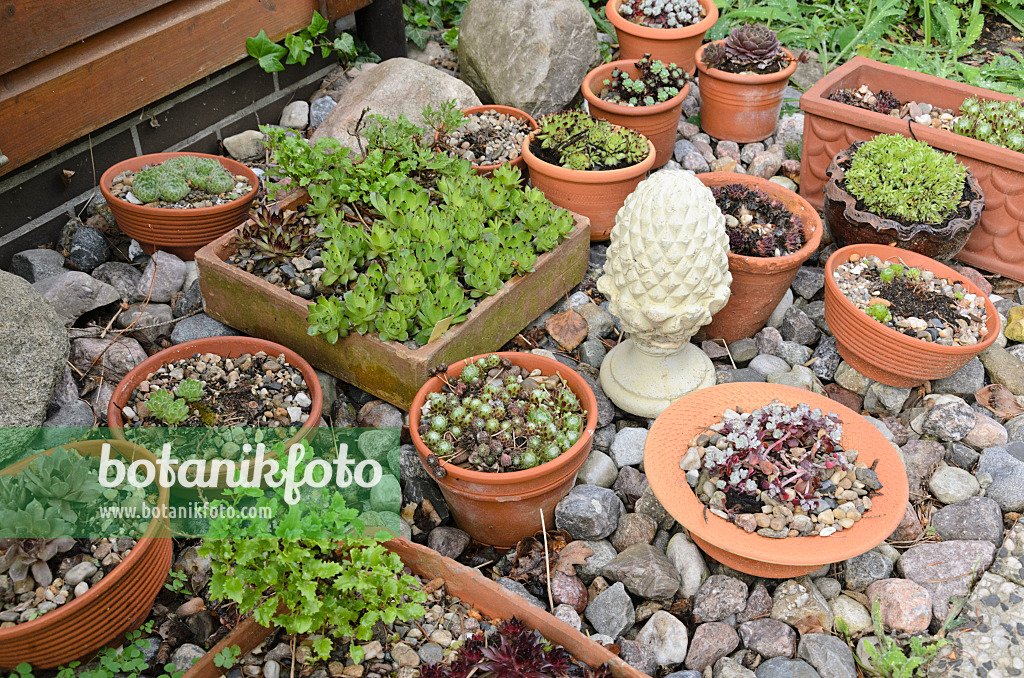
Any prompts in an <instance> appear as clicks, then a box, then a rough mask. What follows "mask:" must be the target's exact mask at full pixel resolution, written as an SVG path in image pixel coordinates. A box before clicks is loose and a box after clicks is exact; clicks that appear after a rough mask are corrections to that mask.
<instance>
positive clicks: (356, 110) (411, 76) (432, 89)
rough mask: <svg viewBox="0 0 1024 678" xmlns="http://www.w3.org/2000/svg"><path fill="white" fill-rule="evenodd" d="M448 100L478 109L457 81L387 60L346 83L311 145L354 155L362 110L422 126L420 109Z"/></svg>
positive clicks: (409, 61) (476, 101) (424, 67)
mask: <svg viewBox="0 0 1024 678" xmlns="http://www.w3.org/2000/svg"><path fill="white" fill-rule="evenodd" d="M570 1H575V0H570ZM449 99H454V100H455V105H456V106H457V107H458V108H468V107H470V106H479V105H480V99H478V98H477V96H476V94H474V93H473V90H471V89H470V88H469V86H468V85H466V83H464V82H462V81H461V80H459V79H458V78H453V77H452V76H450V75H447V74H445V73H442V72H441V71H439V70H437V69H436V68H432V67H430V66H427V65H425V64H421V63H420V62H418V61H413V60H412V59H388V60H387V61H385V62H384V63H381V64H378V65H377V66H376V67H375V68H373V69H371V70H369V71H366V72H364V73H362V74H360V75H359V76H358V77H357V78H356V79H355V80H353V81H352V82H351V83H349V85H348V87H347V88H346V89H345V100H344V101H343V102H341V103H339V104H338V105H337V106H336V107H335V108H334V109H333V110H332V111H331V112H330V114H329V115H328V116H327V118H326V119H325V120H324V121H323V123H322V124H321V125H320V126H319V127H317V128H316V132H314V134H313V136H312V139H311V141H313V142H315V141H316V140H317V139H320V138H321V137H334V138H335V139H337V140H338V141H340V142H341V145H342V146H347V147H348V148H351V149H352V150H355V151H358V150H359V143H358V142H357V141H356V137H355V136H353V135H352V134H351V132H352V131H353V130H354V127H355V125H356V123H357V122H358V121H359V118H360V116H362V115H363V110H364V109H367V108H368V109H370V110H369V112H368V113H367V115H370V114H372V113H377V114H380V115H383V116H386V117H389V118H397V117H398V116H399V115H404V116H405V117H406V118H408V119H409V120H410V121H412V122H413V123H415V124H417V125H420V124H423V116H422V115H421V109H422V108H423V107H424V106H425V105H427V104H430V105H431V106H433V107H434V108H437V107H439V106H440V105H441V104H442V103H444V102H445V101H448V100H449ZM365 122H366V121H365V120H364V124H365Z"/></svg>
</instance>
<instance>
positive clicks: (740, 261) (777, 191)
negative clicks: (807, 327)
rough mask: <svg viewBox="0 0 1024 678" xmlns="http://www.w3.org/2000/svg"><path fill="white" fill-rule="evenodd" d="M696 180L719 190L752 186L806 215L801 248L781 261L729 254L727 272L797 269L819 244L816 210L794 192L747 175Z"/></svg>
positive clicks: (706, 175) (729, 174) (715, 175)
mask: <svg viewBox="0 0 1024 678" xmlns="http://www.w3.org/2000/svg"><path fill="white" fill-rule="evenodd" d="M697 178H698V179H700V180H701V182H702V183H704V185H705V186H709V185H716V186H721V185H724V184H727V183H728V184H744V185H746V186H753V187H756V188H759V189H761V190H762V191H764V192H765V193H767V194H768V195H769V196H770V197H772V198H777V199H779V200H781V201H783V202H795V203H797V204H799V205H802V206H803V208H804V209H805V210H806V211H807V217H808V218H807V219H803V218H802V219H801V221H803V222H804V240H805V242H804V246H803V247H801V248H800V249H798V250H797V251H796V252H792V253H790V254H786V255H783V256H781V257H751V256H747V255H745V254H733V253H732V252H729V253H728V256H729V268H733V267H734V266H735V267H736V268H737V269H738V270H744V271H747V272H750V273H757V272H759V271H761V270H762V269H765V268H789V267H790V266H799V265H801V264H802V263H803V262H805V261H807V260H808V259H809V258H810V257H811V255H812V254H814V252H815V251H816V250H817V249H818V245H820V244H821V237H822V234H823V233H824V229H823V228H822V225H821V216H819V215H818V210H816V209H814V208H813V207H812V206H811V204H810V203H809V202H807V201H806V200H805V199H804V198H803V196H801V195H800V194H799V193H797V192H796V191H791V190H789V189H788V188H786V187H785V186H781V185H779V184H777V183H775V182H774V181H768V180H767V179H762V178H761V177H755V176H751V175H749V174H740V173H739V172H704V173H703V174H698V175H697ZM790 211H792V210H790ZM807 231H810V235H808V234H807Z"/></svg>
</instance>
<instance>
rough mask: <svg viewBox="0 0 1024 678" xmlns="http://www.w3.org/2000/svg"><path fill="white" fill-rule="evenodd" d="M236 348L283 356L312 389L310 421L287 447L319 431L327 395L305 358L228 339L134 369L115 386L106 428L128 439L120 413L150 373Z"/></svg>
mask: <svg viewBox="0 0 1024 678" xmlns="http://www.w3.org/2000/svg"><path fill="white" fill-rule="evenodd" d="M235 348H239V349H240V350H239V351H238V354H241V353H257V352H259V351H264V352H266V354H267V355H272V356H278V355H281V354H282V353H283V354H284V356H285V359H286V360H287V361H288V364H289V365H290V366H291V367H294V368H295V369H297V370H299V372H300V373H301V374H302V378H303V380H304V381H305V382H306V388H308V389H309V397H310V400H311V401H312V404H310V406H309V418H308V419H307V420H306V423H305V424H303V425H302V427H301V428H300V429H299V431H298V432H297V433H296V434H295V435H294V436H292V437H291V438H289V439H288V440H287V442H286V443H285V446H286V447H288V446H291V445H294V444H295V443H297V442H299V441H300V440H302V439H304V438H306V437H307V436H308V435H309V434H310V433H312V432H313V431H314V430H316V429H317V427H318V426H319V422H320V415H321V414H322V409H323V397H324V394H323V390H322V389H321V388H320V379H319V378H318V377H317V376H316V372H315V371H314V370H313V367H312V366H311V365H310V364H309V363H308V362H307V361H306V359H305V358H303V357H302V356H300V355H299V354H298V353H296V352H295V351H293V350H292V349H290V348H288V347H287V346H282V345H281V344H277V343H274V342H272V341H267V340H266V339H257V338H256V337H245V336H226V337H207V338H205V339H195V340H193V341H187V342H185V343H183V344H177V345H175V346H170V347H168V348H165V349H163V350H162V351H159V352H157V353H154V354H153V355H151V356H149V357H148V358H146V359H145V360H143V361H142V362H141V363H139V364H138V365H136V366H135V367H134V368H132V369H131V370H130V371H129V372H128V374H126V375H124V377H123V378H122V379H121V381H119V382H118V383H117V386H115V387H114V392H113V393H112V394H111V396H110V403H109V404H108V405H107V425H108V426H109V427H110V431H111V433H112V434H113V435H114V436H115V437H116V438H117V439H118V440H126V439H125V437H124V417H123V415H122V413H121V408H122V407H124V405H125V404H126V403H127V402H128V398H129V396H131V394H132V391H134V390H135V388H136V387H137V386H138V385H139V383H141V382H142V381H144V380H145V379H146V378H147V377H148V375H149V374H150V373H151V372H155V371H156V370H157V369H159V368H161V367H163V366H164V365H167V364H168V363H171V362H173V361H175V360H181V359H182V358H186V357H190V356H192V355H194V354H196V353H214V354H216V355H222V356H223V355H226V354H229V352H232V351H233V350H234V349H235ZM229 357H230V356H229ZM314 415H315V416H314Z"/></svg>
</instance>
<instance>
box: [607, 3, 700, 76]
mask: <svg viewBox="0 0 1024 678" xmlns="http://www.w3.org/2000/svg"><path fill="white" fill-rule="evenodd" d="M605 15H606V16H607V17H608V21H610V22H611V24H612V25H613V26H615V35H616V37H617V38H618V40H619V56H620V58H622V59H626V60H630V61H636V60H637V59H639V58H640V57H642V56H643V55H644V54H651V55H653V57H654V58H655V59H660V60H661V61H664V62H666V63H674V64H678V65H679V66H680V67H681V68H682V69H683V70H685V71H686V72H687V73H689V74H690V75H693V72H694V70H695V68H696V67H695V66H694V58H693V55H694V52H695V51H696V50H697V48H698V47H700V43H701V42H702V41H703V40H704V34H705V33H707V32H708V31H709V30H711V27H712V26H714V25H715V22H716V21H718V7H717V6H715V3H714V1H713V0H661V1H658V2H655V1H654V0H608V4H607V5H606V6H605Z"/></svg>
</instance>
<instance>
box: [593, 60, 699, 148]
mask: <svg viewBox="0 0 1024 678" xmlns="http://www.w3.org/2000/svg"><path fill="white" fill-rule="evenodd" d="M616 68H618V69H619V70H621V71H624V72H626V73H628V74H629V77H631V78H636V76H637V75H638V74H639V73H640V69H638V68H637V67H636V64H635V61H629V60H628V59H626V60H623V61H612V62H610V63H607V64H602V65H601V66H598V67H597V68H595V69H594V70H592V71H590V72H589V73H587V77H585V78H584V79H583V85H582V86H580V90H581V91H582V92H583V97H584V98H585V99H586V100H587V107H588V108H589V110H590V115H591V116H592V117H594V118H601V119H602V120H607V121H608V122H610V123H612V124H613V125H619V126H620V127H628V128H629V129H633V130H636V131H637V132H640V134H643V135H644V136H645V137H647V138H648V139H649V140H650V141H651V143H653V144H654V148H655V151H656V152H657V157H656V158H655V159H654V167H661V166H662V165H664V164H665V163H667V162H668V161H669V160H671V159H672V153H673V151H674V150H675V144H676V128H677V127H679V116H680V115H682V112H683V100H684V99H685V98H686V96H687V95H688V94H689V93H690V84H689V83H687V84H686V85H684V86H683V89H681V90H680V91H679V94H677V95H675V96H674V97H672V98H671V99H669V100H668V101H662V102H661V103H658V104H654V105H653V106H624V105H622V104H616V103H613V102H611V101H605V100H604V99H602V98H601V97H600V96H598V95H599V94H600V92H601V89H602V88H603V87H604V81H605V79H607V78H609V77H610V76H611V73H612V71H613V70H614V69H616Z"/></svg>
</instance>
